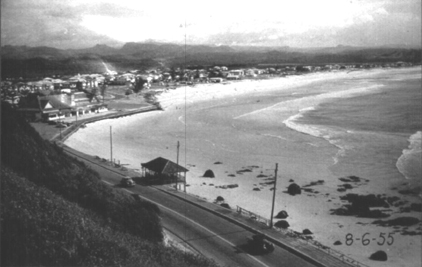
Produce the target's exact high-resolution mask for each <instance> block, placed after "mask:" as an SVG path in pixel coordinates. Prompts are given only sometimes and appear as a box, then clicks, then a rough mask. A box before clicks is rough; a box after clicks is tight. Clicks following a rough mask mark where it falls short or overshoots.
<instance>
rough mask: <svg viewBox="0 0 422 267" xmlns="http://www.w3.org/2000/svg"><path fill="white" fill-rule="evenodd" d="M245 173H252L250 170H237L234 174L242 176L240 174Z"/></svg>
mask: <svg viewBox="0 0 422 267" xmlns="http://www.w3.org/2000/svg"><path fill="white" fill-rule="evenodd" d="M245 172H252V170H251V169H242V170H238V171H237V172H236V173H237V174H242V173H245Z"/></svg>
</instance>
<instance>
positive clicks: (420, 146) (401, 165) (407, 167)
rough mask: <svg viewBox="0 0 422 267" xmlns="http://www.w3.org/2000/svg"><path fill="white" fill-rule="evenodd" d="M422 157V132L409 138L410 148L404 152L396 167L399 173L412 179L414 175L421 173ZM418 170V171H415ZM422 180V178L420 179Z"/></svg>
mask: <svg viewBox="0 0 422 267" xmlns="http://www.w3.org/2000/svg"><path fill="white" fill-rule="evenodd" d="M421 157H422V132H421V131H418V132H416V133H415V134H413V135H411V136H410V138H409V146H408V148H406V149H404V150H403V153H402V155H401V156H400V157H399V159H398V160H397V163H396V166H397V169H398V170H399V172H400V173H401V174H402V175H403V176H404V177H405V178H406V179H412V178H416V177H413V176H414V174H415V173H416V174H417V173H420V169H421V168H422V167H421V164H422V163H421ZM415 169H418V170H415ZM419 178H421V177H419Z"/></svg>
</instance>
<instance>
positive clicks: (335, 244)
mask: <svg viewBox="0 0 422 267" xmlns="http://www.w3.org/2000/svg"><path fill="white" fill-rule="evenodd" d="M342 244H343V243H341V241H340V240H337V241H336V242H334V246H339V245H342Z"/></svg>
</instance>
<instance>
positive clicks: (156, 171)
mask: <svg viewBox="0 0 422 267" xmlns="http://www.w3.org/2000/svg"><path fill="white" fill-rule="evenodd" d="M141 166H142V177H143V178H147V179H148V180H149V181H150V182H151V183H154V184H166V183H175V182H176V181H178V182H185V178H186V172H188V170H187V169H185V168H184V167H182V166H180V165H178V164H176V163H174V162H172V161H170V160H168V159H165V158H162V157H158V158H156V159H153V160H151V161H149V162H146V163H141Z"/></svg>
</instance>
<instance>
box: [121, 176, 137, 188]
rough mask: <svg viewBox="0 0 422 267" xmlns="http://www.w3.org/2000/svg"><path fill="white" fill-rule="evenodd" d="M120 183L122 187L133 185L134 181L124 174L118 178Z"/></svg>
mask: <svg viewBox="0 0 422 267" xmlns="http://www.w3.org/2000/svg"><path fill="white" fill-rule="evenodd" d="M120 185H121V186H124V187H133V186H135V182H134V181H133V180H132V178H130V177H128V176H126V177H123V178H122V180H120Z"/></svg>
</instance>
